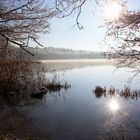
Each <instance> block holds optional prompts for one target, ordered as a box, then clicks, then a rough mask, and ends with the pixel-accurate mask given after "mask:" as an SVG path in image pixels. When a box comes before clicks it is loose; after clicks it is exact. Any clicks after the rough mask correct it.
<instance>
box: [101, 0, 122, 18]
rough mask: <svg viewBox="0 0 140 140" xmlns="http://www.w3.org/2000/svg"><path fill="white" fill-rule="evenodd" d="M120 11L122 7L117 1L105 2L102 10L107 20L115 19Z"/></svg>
mask: <svg viewBox="0 0 140 140" xmlns="http://www.w3.org/2000/svg"><path fill="white" fill-rule="evenodd" d="M121 12H122V7H121V5H120V4H119V3H117V2H111V3H109V4H107V5H106V6H105V8H104V10H103V14H104V17H105V18H106V19H108V20H117V19H118V18H119V17H120V15H121Z"/></svg>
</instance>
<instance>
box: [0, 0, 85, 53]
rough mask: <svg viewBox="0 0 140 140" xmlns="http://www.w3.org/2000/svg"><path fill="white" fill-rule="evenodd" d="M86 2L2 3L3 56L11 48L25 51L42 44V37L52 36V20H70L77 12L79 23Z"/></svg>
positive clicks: (0, 32) (40, 0) (3, 0)
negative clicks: (50, 33)
mask: <svg viewBox="0 0 140 140" xmlns="http://www.w3.org/2000/svg"><path fill="white" fill-rule="evenodd" d="M85 2H86V0H51V1H50V0H46V1H45V0H24V1H23V0H1V1H0V40H1V41H2V42H3V43H2V44H1V51H2V54H3V52H5V50H6V49H7V46H8V45H9V44H14V45H17V46H19V47H20V48H22V49H23V50H25V51H26V52H27V53H29V54H31V55H34V54H32V53H31V52H30V51H28V49H27V47H28V45H29V43H30V41H34V42H36V43H37V44H38V45H40V46H42V45H41V44H40V43H39V42H38V41H37V39H38V35H39V34H40V33H46V32H47V33H48V31H49V27H50V24H49V21H50V19H51V18H52V17H59V18H62V17H66V16H69V15H70V14H72V13H73V12H74V11H77V18H76V23H77V25H78V27H79V28H82V27H81V26H80V24H79V21H78V18H79V15H80V13H81V8H82V5H83V4H84V3H85Z"/></svg>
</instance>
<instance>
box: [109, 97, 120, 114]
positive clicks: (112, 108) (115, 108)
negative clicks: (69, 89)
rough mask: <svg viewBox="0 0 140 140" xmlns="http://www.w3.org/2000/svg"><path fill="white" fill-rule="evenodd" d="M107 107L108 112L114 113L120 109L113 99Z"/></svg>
mask: <svg viewBox="0 0 140 140" xmlns="http://www.w3.org/2000/svg"><path fill="white" fill-rule="evenodd" d="M108 107H109V109H110V111H112V112H116V111H117V110H119V108H120V106H119V102H118V101H117V100H115V99H111V101H109V103H108Z"/></svg>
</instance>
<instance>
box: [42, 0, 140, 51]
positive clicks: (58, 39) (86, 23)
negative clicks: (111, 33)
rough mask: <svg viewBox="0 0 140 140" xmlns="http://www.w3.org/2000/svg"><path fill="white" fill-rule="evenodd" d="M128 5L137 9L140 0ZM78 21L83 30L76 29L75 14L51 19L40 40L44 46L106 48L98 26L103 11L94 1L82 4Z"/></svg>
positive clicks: (103, 35) (130, 1) (98, 49)
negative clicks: (47, 29)
mask: <svg viewBox="0 0 140 140" xmlns="http://www.w3.org/2000/svg"><path fill="white" fill-rule="evenodd" d="M128 7H129V8H130V9H138V8H139V7H140V0H129V1H128ZM79 21H80V23H81V24H82V25H83V27H84V29H83V30H79V29H78V27H77V25H76V22H75V15H71V16H69V17H66V18H54V19H52V20H51V21H50V23H51V28H50V33H49V34H45V35H43V36H41V38H40V42H41V43H42V44H43V45H44V46H45V47H49V46H52V47H57V48H72V49H76V50H79V49H80V50H91V51H104V50H106V49H107V46H104V45H103V43H102V41H103V39H104V38H105V31H106V30H105V28H101V27H99V26H100V25H103V23H104V19H103V13H101V11H100V9H99V8H98V7H97V6H96V5H95V3H92V2H91V1H88V3H86V4H85V5H84V7H83V9H82V14H81V15H80V18H79Z"/></svg>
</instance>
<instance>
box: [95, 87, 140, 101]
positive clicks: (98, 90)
mask: <svg viewBox="0 0 140 140" xmlns="http://www.w3.org/2000/svg"><path fill="white" fill-rule="evenodd" d="M94 93H95V96H96V97H98V98H100V97H102V96H104V97H105V96H116V95H119V96H121V97H125V98H131V99H139V98H140V90H131V89H130V88H129V87H124V89H121V90H119V89H117V88H115V87H112V86H111V87H110V88H108V89H107V88H106V87H101V86H96V87H95V89H94Z"/></svg>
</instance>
